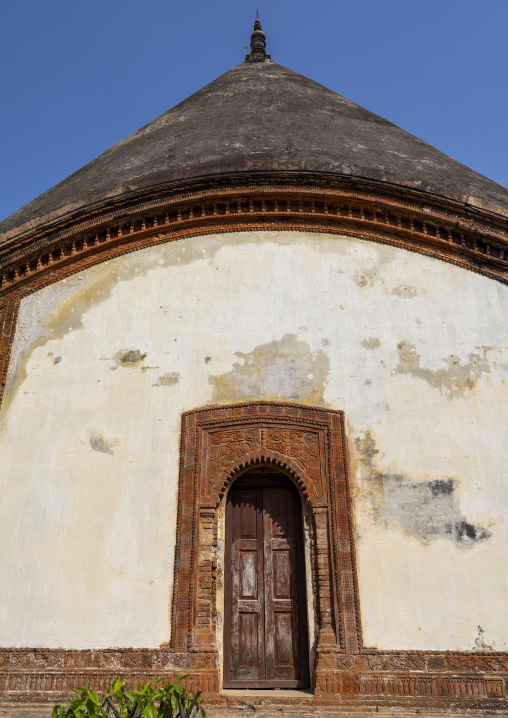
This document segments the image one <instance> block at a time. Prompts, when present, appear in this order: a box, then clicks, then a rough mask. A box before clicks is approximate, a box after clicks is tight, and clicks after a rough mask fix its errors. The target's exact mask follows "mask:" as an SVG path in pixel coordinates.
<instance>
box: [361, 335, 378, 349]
mask: <svg viewBox="0 0 508 718" xmlns="http://www.w3.org/2000/svg"><path fill="white" fill-rule="evenodd" d="M380 346H381V342H380V341H379V339H376V337H369V338H368V339H364V340H363V342H362V347H364V348H365V349H378V348H379V347H380Z"/></svg>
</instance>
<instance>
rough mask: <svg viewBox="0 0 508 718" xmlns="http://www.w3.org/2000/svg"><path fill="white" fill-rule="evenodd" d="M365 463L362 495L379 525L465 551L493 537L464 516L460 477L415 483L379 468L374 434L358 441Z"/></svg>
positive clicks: (427, 541) (356, 443) (364, 434)
mask: <svg viewBox="0 0 508 718" xmlns="http://www.w3.org/2000/svg"><path fill="white" fill-rule="evenodd" d="M355 447H356V450H357V451H358V453H359V460H360V463H361V464H363V471H362V473H363V476H362V477H361V478H360V479H359V495H362V494H363V496H365V497H367V498H368V499H369V500H370V502H371V505H372V509H373V513H374V518H375V520H376V521H377V522H378V523H384V524H385V526H388V525H389V524H397V525H398V526H400V527H401V528H402V529H403V530H404V531H406V532H407V533H409V534H411V535H412V536H414V537H415V538H417V539H418V540H419V541H421V542H422V543H424V544H428V543H430V541H433V540H434V539H448V540H450V541H453V542H454V543H456V544H457V545H458V546H460V547H461V548H470V547H471V546H473V545H474V544H475V543H478V542H479V541H485V540H487V539H489V538H490V536H491V534H490V531H489V530H488V529H487V528H485V527H484V526H481V525H480V524H473V523H471V522H469V521H468V520H467V519H466V517H465V516H464V515H463V514H462V512H461V510H460V507H459V503H458V500H457V496H456V489H457V486H458V484H459V481H458V480H457V479H456V478H446V479H433V480H423V481H414V480H413V479H411V478H410V477H409V476H406V475H404V474H400V473H396V472H394V471H392V470H390V469H387V470H384V471H381V470H379V469H378V468H377V465H376V463H377V462H376V457H377V455H378V454H379V449H377V448H376V442H375V440H374V438H373V436H372V432H371V431H370V430H367V431H365V432H364V433H363V436H360V437H357V438H356V439H355Z"/></svg>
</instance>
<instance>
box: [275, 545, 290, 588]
mask: <svg viewBox="0 0 508 718" xmlns="http://www.w3.org/2000/svg"><path fill="white" fill-rule="evenodd" d="M272 551H273V546H272ZM290 564H291V561H290V557H289V551H280V550H277V551H273V597H274V598H275V599H277V600H279V599H284V598H291V586H290V580H291V579H290V576H291V565H290Z"/></svg>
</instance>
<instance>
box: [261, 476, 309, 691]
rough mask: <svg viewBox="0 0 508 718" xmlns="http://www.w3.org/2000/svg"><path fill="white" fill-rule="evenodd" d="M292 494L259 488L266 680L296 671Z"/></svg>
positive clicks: (294, 676) (288, 677)
mask: <svg viewBox="0 0 508 718" xmlns="http://www.w3.org/2000/svg"><path fill="white" fill-rule="evenodd" d="M296 508H297V507H296V505H295V494H294V492H293V491H292V490H291V489H290V488H273V489H269V488H267V489H263V533H264V536H263V539H264V541H263V543H264V561H265V660H266V678H267V679H269V680H295V681H298V680H300V679H301V675H300V665H299V663H300V656H299V651H300V640H299V607H298V577H297V560H296V559H297V556H296V531H295V528H296V527H295V511H296Z"/></svg>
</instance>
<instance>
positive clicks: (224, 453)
mask: <svg viewBox="0 0 508 718" xmlns="http://www.w3.org/2000/svg"><path fill="white" fill-rule="evenodd" d="M256 465H265V466H266V465H269V466H273V467H274V468H277V469H278V470H282V471H283V472H284V473H286V474H287V475H288V476H289V477H290V478H291V479H292V480H293V481H294V483H295V484H296V485H297V487H298V488H299V490H300V492H301V494H302V497H303V499H304V500H305V501H306V502H307V504H308V506H309V507H310V510H311V515H312V548H311V551H312V561H313V574H314V575H313V580H314V592H315V595H316V597H317V621H318V626H317V628H318V652H319V650H320V648H324V647H326V650H328V651H329V650H330V649H332V650H334V651H337V652H339V653H349V654H357V653H358V652H359V650H360V649H361V647H362V643H361V629H360V617H359V605H358V590H357V579H356V570H355V556H354V536H353V531H352V522H351V501H350V490H349V483H348V476H347V460H346V451H345V436H344V415H343V413H342V412H340V411H329V410H325V409H316V408H314V407H308V406H301V405H294V404H279V403H276V402H253V403H249V404H237V405H232V406H222V407H206V408H202V409H197V410H194V411H190V412H187V413H186V414H184V415H183V417H182V440H181V456H180V481H179V498H178V521H177V542H176V557H175V558H176V560H175V579H174V590H173V596H174V598H173V606H172V634H171V646H172V648H173V650H175V651H182V652H186V651H190V652H192V653H194V654H202V655H203V656H204V655H206V656H208V665H209V666H210V661H211V660H212V656H211V655H210V654H213V653H215V654H216V653H217V649H216V646H217V635H216V583H217V580H218V578H219V577H218V575H217V524H218V507H219V505H220V502H221V500H222V498H223V497H224V495H225V494H226V492H227V490H228V488H229V486H230V485H231V483H232V482H233V481H234V480H235V479H236V478H237V477H238V476H239V475H240V474H242V473H244V472H245V471H248V470H249V468H252V467H254V466H256ZM215 660H216V659H215ZM216 667H217V670H218V663H217V660H216Z"/></svg>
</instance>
